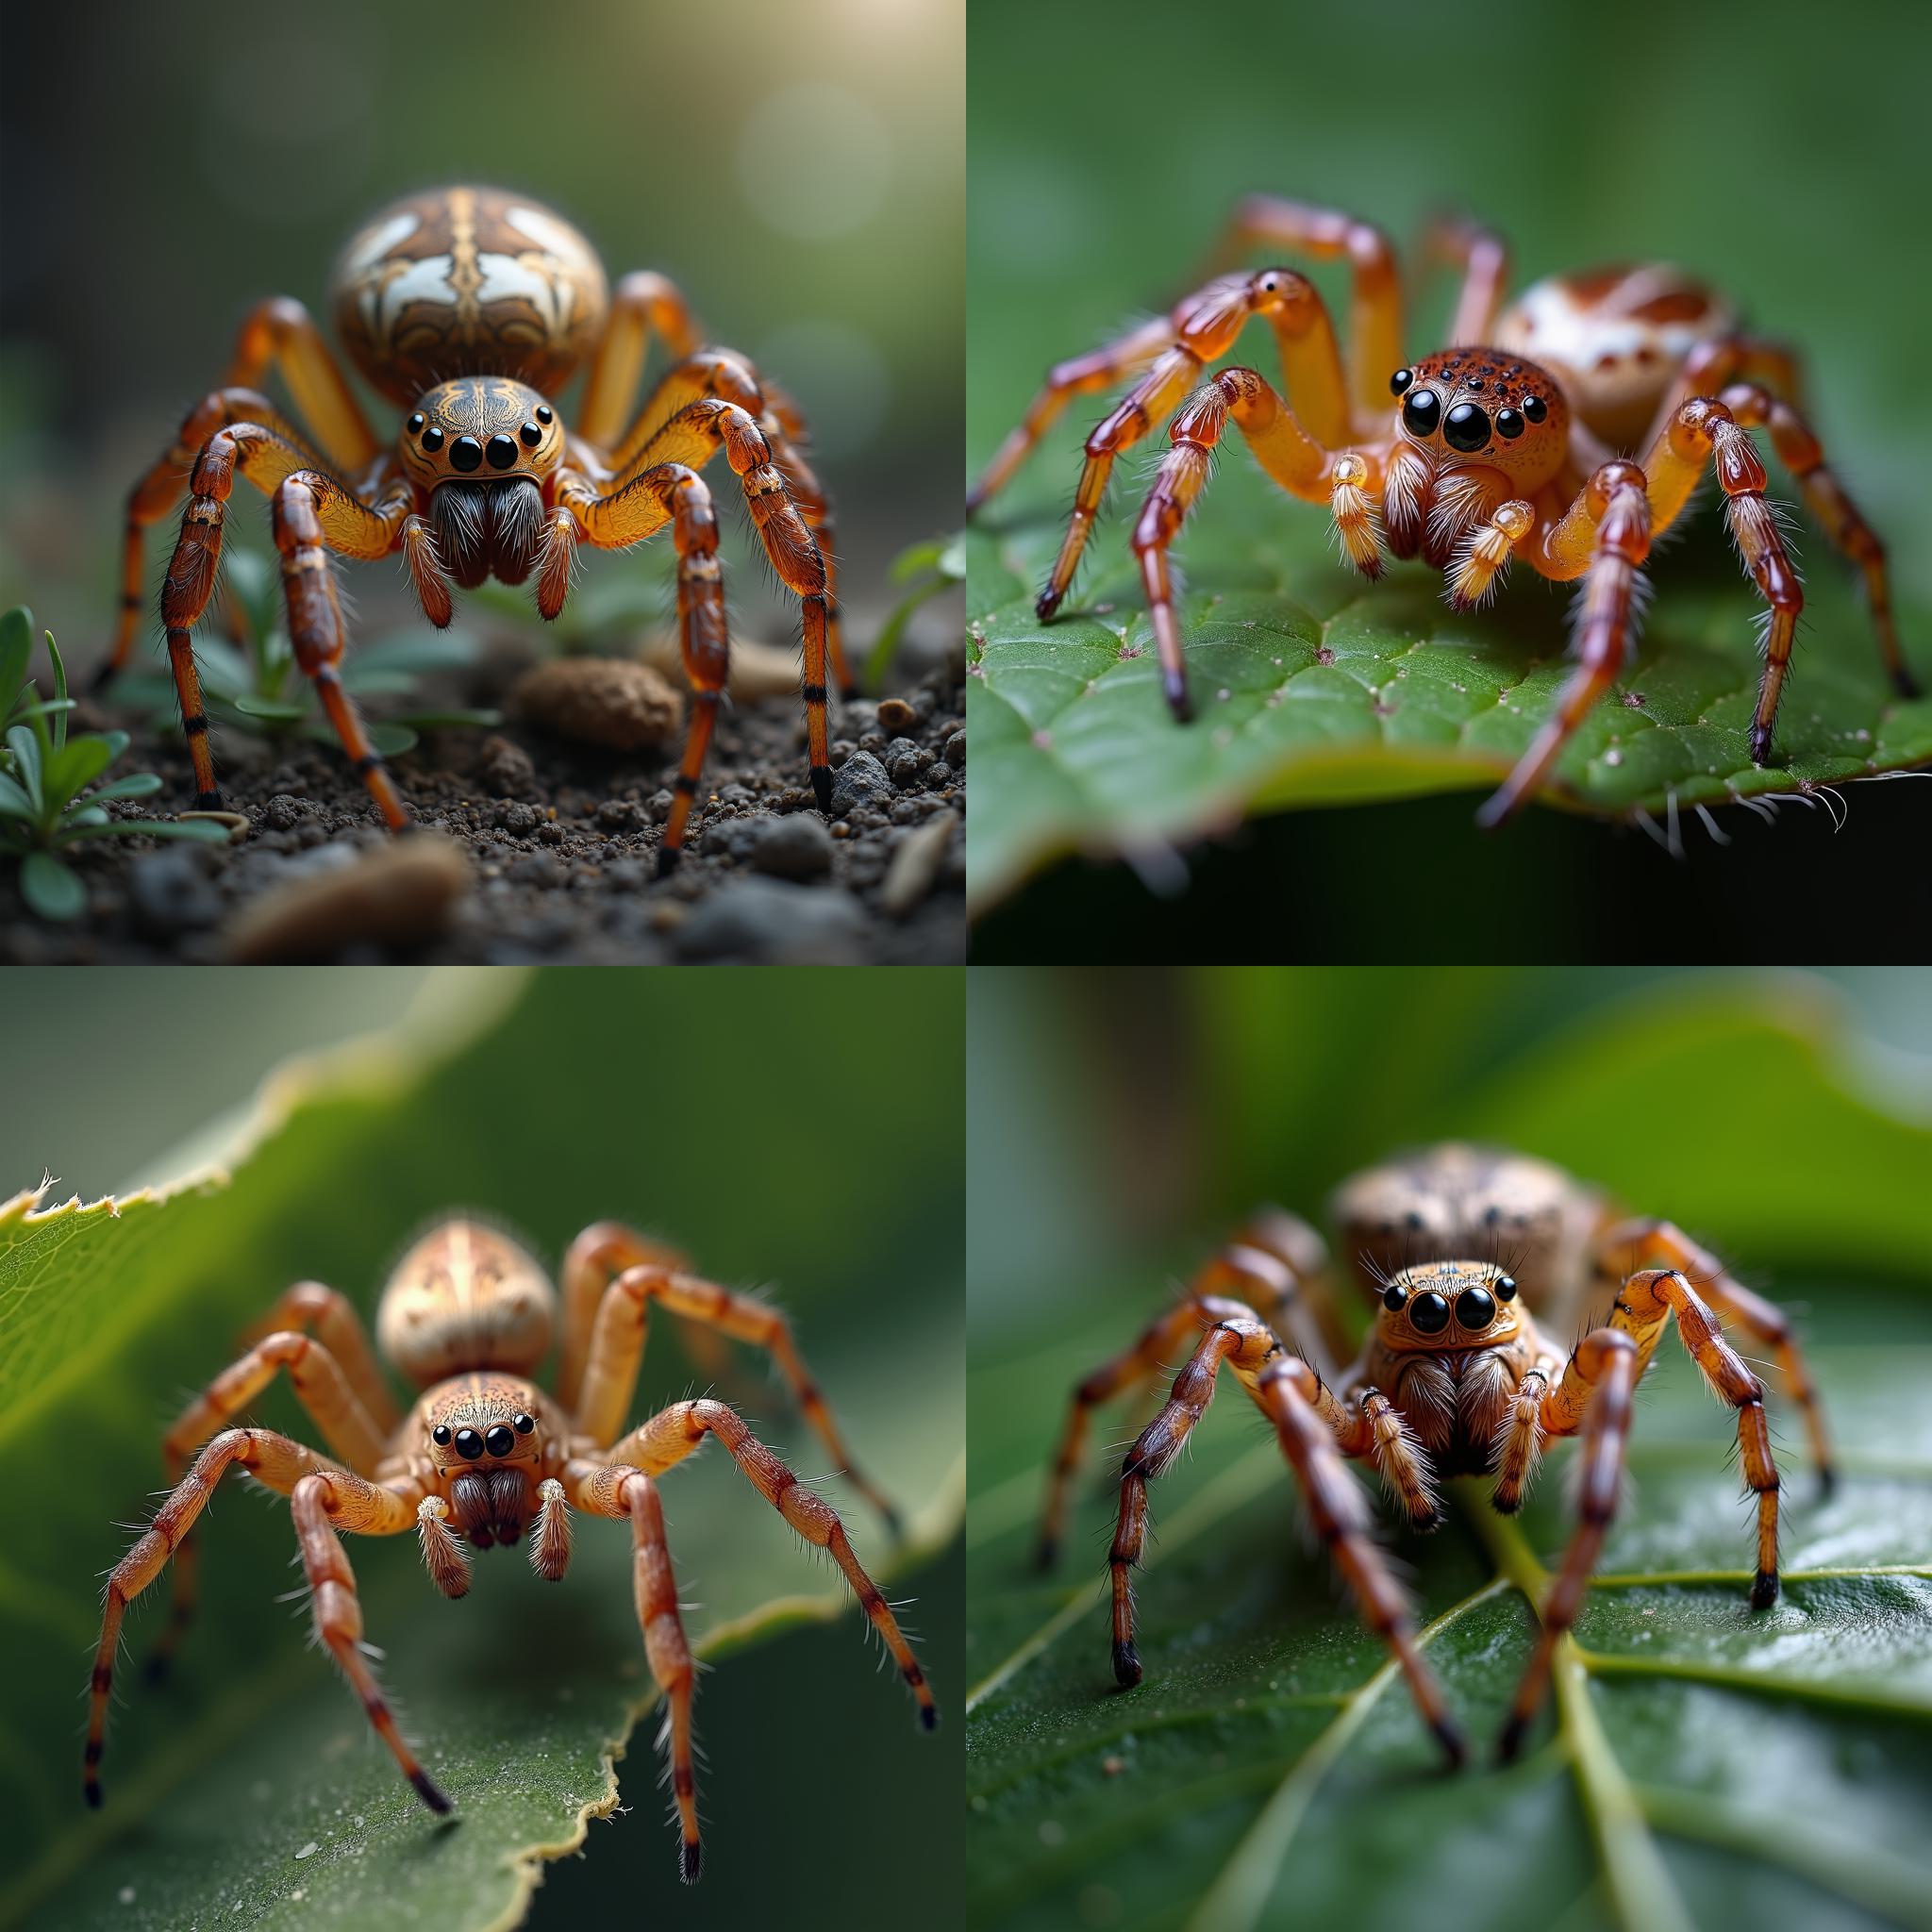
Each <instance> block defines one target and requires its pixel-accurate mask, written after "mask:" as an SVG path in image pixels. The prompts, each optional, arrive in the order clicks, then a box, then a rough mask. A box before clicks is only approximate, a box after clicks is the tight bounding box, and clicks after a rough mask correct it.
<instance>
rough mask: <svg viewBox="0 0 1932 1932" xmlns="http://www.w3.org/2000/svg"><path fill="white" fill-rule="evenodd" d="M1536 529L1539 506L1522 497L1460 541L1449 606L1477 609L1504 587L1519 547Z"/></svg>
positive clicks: (1500, 508)
mask: <svg viewBox="0 0 1932 1932" xmlns="http://www.w3.org/2000/svg"><path fill="white" fill-rule="evenodd" d="M1535 528H1536V509H1535V507H1534V506H1533V505H1531V504H1528V503H1525V502H1524V500H1523V498H1521V497H1520V496H1517V497H1511V498H1510V500H1509V501H1508V502H1507V503H1505V504H1501V505H1499V506H1498V507H1497V508H1495V509H1493V510H1491V512H1490V515H1489V518H1488V521H1487V522H1483V523H1478V524H1476V525H1474V527H1473V528H1471V529H1470V530H1469V531H1468V532H1467V533H1466V534H1465V535H1464V536H1463V537H1462V539H1461V540H1460V541H1458V542H1457V546H1456V552H1455V557H1454V559H1453V561H1452V562H1451V564H1450V566H1449V573H1448V575H1449V608H1451V609H1452V610H1474V609H1475V608H1477V607H1478V606H1479V605H1481V604H1484V603H1486V602H1487V601H1488V600H1489V598H1490V597H1491V595H1492V594H1493V593H1494V592H1495V591H1498V590H1499V589H1501V587H1502V582H1503V575H1504V573H1505V572H1506V571H1507V569H1508V567H1509V559H1510V558H1512V557H1513V556H1514V555H1515V554H1516V550H1517V546H1518V545H1519V544H1521V543H1524V541H1527V540H1528V538H1529V537H1530V535H1531V533H1532V532H1533V531H1534V530H1535Z"/></svg>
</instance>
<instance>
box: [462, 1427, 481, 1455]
mask: <svg viewBox="0 0 1932 1932" xmlns="http://www.w3.org/2000/svg"><path fill="white" fill-rule="evenodd" d="M482 1453H483V1438H482V1437H481V1436H479V1435H478V1434H477V1433H476V1432H475V1429H458V1431H457V1454H458V1456H460V1457H463V1458H464V1459H465V1460H466V1461H469V1462H474V1461H475V1459H476V1458H477V1457H479V1456H480V1455H482Z"/></svg>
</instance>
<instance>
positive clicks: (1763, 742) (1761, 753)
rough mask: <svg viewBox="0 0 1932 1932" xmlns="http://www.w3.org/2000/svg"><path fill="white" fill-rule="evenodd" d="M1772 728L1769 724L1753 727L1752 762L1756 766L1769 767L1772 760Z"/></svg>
mask: <svg viewBox="0 0 1932 1932" xmlns="http://www.w3.org/2000/svg"><path fill="white" fill-rule="evenodd" d="M1771 738H1772V727H1771V726H1770V725H1769V724H1754V725H1752V727H1751V762H1752V763H1753V764H1754V765H1768V764H1770V763H1771V762H1772V758H1771Z"/></svg>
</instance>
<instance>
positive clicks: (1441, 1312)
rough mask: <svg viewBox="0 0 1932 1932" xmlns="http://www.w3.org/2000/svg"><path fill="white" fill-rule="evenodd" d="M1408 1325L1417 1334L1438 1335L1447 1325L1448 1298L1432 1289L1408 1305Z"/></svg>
mask: <svg viewBox="0 0 1932 1932" xmlns="http://www.w3.org/2000/svg"><path fill="white" fill-rule="evenodd" d="M1408 1321H1409V1325H1410V1326H1411V1327H1412V1328H1413V1329H1414V1330H1415V1331H1416V1333H1417V1334H1418V1335H1440V1334H1441V1332H1442V1330H1443V1329H1445V1328H1446V1327H1448V1325H1449V1299H1448V1297H1447V1296H1446V1295H1440V1294H1438V1293H1436V1292H1435V1291H1434V1290H1433V1289H1432V1290H1430V1291H1429V1292H1428V1293H1427V1294H1419V1295H1417V1296H1416V1298H1415V1299H1414V1300H1413V1301H1412V1302H1410V1303H1409V1305H1408Z"/></svg>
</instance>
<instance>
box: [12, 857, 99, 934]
mask: <svg viewBox="0 0 1932 1932" xmlns="http://www.w3.org/2000/svg"><path fill="white" fill-rule="evenodd" d="M20 896H21V897H22V898H23V899H25V901H26V903H27V905H28V906H29V907H30V908H32V909H33V910H34V911H36V912H38V913H39V914H40V916H41V917H42V919H52V920H60V921H65V920H69V919H78V918H79V917H80V915H81V914H82V913H83V912H85V911H86V910H87V888H86V887H85V886H84V885H82V884H81V882H80V875H79V874H77V873H75V871H74V870H73V869H72V868H71V867H69V866H66V865H63V864H62V863H61V862H60V860H59V859H58V858H55V857H54V855H53V854H52V853H51V852H29V853H28V854H27V855H26V857H25V858H23V859H22V860H21V861H20Z"/></svg>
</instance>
